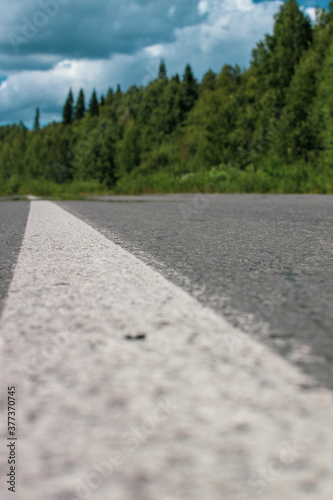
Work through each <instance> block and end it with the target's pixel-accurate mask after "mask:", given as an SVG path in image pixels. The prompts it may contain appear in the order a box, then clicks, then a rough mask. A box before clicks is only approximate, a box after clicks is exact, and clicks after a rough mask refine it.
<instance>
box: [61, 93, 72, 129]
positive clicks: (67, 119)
mask: <svg viewBox="0 0 333 500" xmlns="http://www.w3.org/2000/svg"><path fill="white" fill-rule="evenodd" d="M73 102H74V99H73V92H72V89H70V90H69V93H68V97H67V100H66V102H65V106H64V109H63V112H62V123H63V124H64V125H70V124H71V123H72V122H73Z"/></svg>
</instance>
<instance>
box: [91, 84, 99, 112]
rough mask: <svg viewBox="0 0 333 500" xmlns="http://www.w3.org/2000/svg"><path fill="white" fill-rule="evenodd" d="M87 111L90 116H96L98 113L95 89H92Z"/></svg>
mask: <svg viewBox="0 0 333 500" xmlns="http://www.w3.org/2000/svg"><path fill="white" fill-rule="evenodd" d="M89 113H90V116H98V115H99V105H98V100H97V95H96V90H95V89H94V90H93V93H92V95H91V99H90V103H89Z"/></svg>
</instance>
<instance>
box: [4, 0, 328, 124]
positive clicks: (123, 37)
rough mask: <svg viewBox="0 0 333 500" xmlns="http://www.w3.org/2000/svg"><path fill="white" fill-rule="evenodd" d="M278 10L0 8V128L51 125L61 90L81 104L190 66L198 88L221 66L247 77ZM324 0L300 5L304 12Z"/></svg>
mask: <svg viewBox="0 0 333 500" xmlns="http://www.w3.org/2000/svg"><path fill="white" fill-rule="evenodd" d="M281 3H282V2H281V0H269V1H259V0H255V1H253V0H122V1H120V0H24V3H23V1H22V0H11V1H10V2H9V1H8V0H0V12H1V16H0V124H7V123H14V122H16V123H18V122H19V121H20V120H23V122H24V123H25V124H26V125H27V126H31V124H32V122H33V119H34V115H35V109H36V107H37V106H38V107H39V108H40V113H41V122H42V124H46V123H50V122H51V121H53V120H56V121H59V120H60V119H61V113H62V107H63V105H64V102H65V100H66V97H67V94H68V91H69V88H70V87H71V88H72V89H73V92H74V98H75V99H76V97H77V94H78V91H79V89H80V88H81V87H82V88H83V89H84V91H85V95H86V101H89V99H90V95H91V92H92V90H93V88H96V90H97V92H98V94H99V95H101V94H102V93H103V94H105V93H106V92H107V90H108V88H109V87H112V88H114V89H115V88H116V86H117V84H118V83H119V84H120V85H121V88H122V90H126V89H127V88H128V87H129V86H130V85H133V84H136V85H138V86H140V85H146V84H147V83H148V82H149V81H151V80H153V79H154V78H156V76H157V71H158V66H159V63H160V60H161V59H162V58H163V59H164V60H165V63H166V66H167V73H168V76H172V75H173V74H175V73H178V74H179V75H180V76H182V75H183V72H184V68H185V65H186V64H187V63H190V64H191V66H192V69H193V72H194V74H195V76H196V77H197V78H198V80H201V78H202V76H203V75H204V74H205V73H206V71H207V70H208V69H212V70H213V71H215V72H217V73H218V72H219V71H220V70H221V68H222V66H223V65H224V64H232V65H234V64H238V65H239V66H240V67H241V68H242V69H243V68H246V67H248V64H249V60H250V56H251V50H252V49H253V48H254V46H255V44H256V43H257V42H258V41H259V40H261V39H262V38H263V36H264V34H265V33H271V32H272V28H273V22H274V19H273V16H274V14H275V13H276V12H277V11H278V9H279V7H280V5H281ZM327 4H328V0H327V1H326V0H301V2H300V5H301V6H302V8H303V9H304V10H305V11H306V13H307V14H308V15H309V16H310V17H311V18H314V12H315V10H314V7H315V6H316V5H319V6H321V7H327Z"/></svg>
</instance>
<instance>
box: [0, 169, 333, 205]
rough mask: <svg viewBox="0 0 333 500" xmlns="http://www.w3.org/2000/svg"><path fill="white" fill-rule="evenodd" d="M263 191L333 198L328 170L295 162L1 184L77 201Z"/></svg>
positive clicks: (6, 192) (0, 192) (3, 189)
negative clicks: (108, 180) (112, 181)
mask: <svg viewBox="0 0 333 500" xmlns="http://www.w3.org/2000/svg"><path fill="white" fill-rule="evenodd" d="M194 192H201V193H268V194H333V170H332V169H324V168H318V169H314V168H313V167H311V166H309V165H307V164H306V163H302V162H300V163H297V164H293V165H285V166H283V167H281V168H279V169H276V168H272V167H271V166H270V165H269V164H266V165H262V166H260V167H259V168H258V169H257V170H255V168H254V166H253V165H250V166H249V167H248V168H247V169H246V170H239V169H237V168H236V167H234V166H233V165H219V166H215V167H213V168H211V169H210V170H201V171H196V172H184V173H181V174H180V173H179V172H177V173H175V172H166V171H165V170H164V171H159V172H155V173H150V174H147V173H145V174H142V173H141V172H140V171H135V170H134V171H132V172H131V173H130V174H127V175H125V176H124V177H122V178H121V179H119V180H118V182H117V184H116V185H115V186H114V187H113V188H112V189H110V188H108V187H107V186H106V185H103V184H100V183H99V182H98V181H95V180H93V181H80V180H74V181H71V182H65V183H63V184H58V183H56V182H54V181H50V180H46V179H34V180H30V181H27V180H21V179H19V178H17V177H14V176H13V177H12V178H10V179H9V180H8V181H7V183H1V184H0V196H11V195H23V196H24V195H28V194H30V195H34V196H40V197H43V198H55V199H64V200H67V199H81V198H85V197H86V196H89V195H110V194H114V195H124V194H125V195H140V194H153V193H154V194H158V193H194Z"/></svg>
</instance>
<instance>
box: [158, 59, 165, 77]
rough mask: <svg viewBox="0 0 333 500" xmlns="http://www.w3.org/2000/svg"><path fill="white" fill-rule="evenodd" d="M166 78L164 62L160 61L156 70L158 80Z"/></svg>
mask: <svg viewBox="0 0 333 500" xmlns="http://www.w3.org/2000/svg"><path fill="white" fill-rule="evenodd" d="M166 77H167V70H166V65H165V62H164V60H163V59H162V60H161V62H160V67H159V70H158V79H159V80H161V79H162V78H166Z"/></svg>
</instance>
